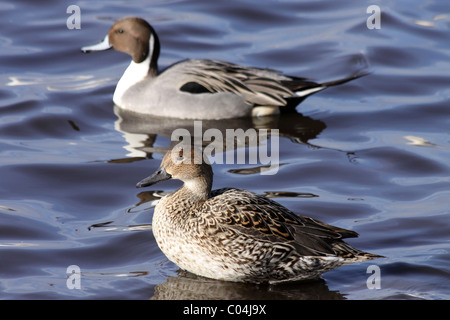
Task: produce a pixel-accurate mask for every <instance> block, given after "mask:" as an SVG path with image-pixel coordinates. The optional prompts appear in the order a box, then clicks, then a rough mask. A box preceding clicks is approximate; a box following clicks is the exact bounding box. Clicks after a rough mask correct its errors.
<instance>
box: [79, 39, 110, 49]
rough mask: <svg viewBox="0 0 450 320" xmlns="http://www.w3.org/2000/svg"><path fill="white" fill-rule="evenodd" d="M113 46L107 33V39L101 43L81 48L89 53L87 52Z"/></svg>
mask: <svg viewBox="0 0 450 320" xmlns="http://www.w3.org/2000/svg"><path fill="white" fill-rule="evenodd" d="M111 48H112V45H111V44H110V43H109V37H108V35H106V37H105V39H103V40H102V41H100V42H99V43H97V44H93V45H91V46H85V47H83V48H81V51H83V52H84V53H87V52H91V51H103V50H108V49H111Z"/></svg>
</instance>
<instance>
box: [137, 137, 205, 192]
mask: <svg viewBox="0 0 450 320" xmlns="http://www.w3.org/2000/svg"><path fill="white" fill-rule="evenodd" d="M204 158H206V157H204V155H203V153H202V151H201V150H198V149H197V148H194V147H191V146H189V145H177V146H175V147H174V148H172V149H170V150H169V151H168V152H167V153H166V154H165V156H164V158H163V159H162V162H161V166H160V167H159V168H158V170H156V172H155V173H153V174H152V175H151V176H149V177H147V178H145V179H143V180H142V181H140V182H139V183H138V184H137V185H136V187H138V188H142V187H148V186H151V185H154V184H156V183H158V182H161V181H165V180H169V179H177V180H181V181H183V182H184V187H185V188H188V189H190V190H191V191H193V192H194V193H198V194H199V195H205V194H206V196H208V195H209V192H210V191H211V186H212V177H213V172H212V168H211V165H210V164H209V162H208V159H204Z"/></svg>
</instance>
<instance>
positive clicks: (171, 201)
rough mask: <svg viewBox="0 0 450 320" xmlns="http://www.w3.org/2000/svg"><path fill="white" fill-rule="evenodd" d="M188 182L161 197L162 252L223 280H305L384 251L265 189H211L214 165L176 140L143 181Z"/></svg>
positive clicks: (157, 227)
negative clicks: (364, 246) (357, 243)
mask: <svg viewBox="0 0 450 320" xmlns="http://www.w3.org/2000/svg"><path fill="white" fill-rule="evenodd" d="M171 178H172V179H179V180H182V181H183V182H184V184H183V186H182V187H181V188H179V189H178V190H176V191H175V192H174V193H172V194H169V195H166V196H164V197H163V198H161V199H160V200H159V202H158V203H157V204H156V207H155V212H154V216H153V222H152V229H153V233H154V236H155V239H156V242H157V243H158V245H159V247H160V249H161V250H162V252H163V253H164V254H165V255H166V256H167V257H168V259H169V260H171V261H172V262H174V263H175V264H176V265H178V266H179V267H180V268H181V269H184V270H187V271H189V272H192V273H194V274H197V275H200V276H204V277H207V278H213V279H218V280H226V281H235V282H253V283H267V282H268V283H276V282H283V281H294V280H306V279H314V278H317V277H319V276H320V275H321V274H322V273H324V272H326V271H329V270H331V269H334V268H336V267H339V266H341V265H344V264H350V263H354V262H359V261H366V260H370V259H374V258H379V257H381V256H378V255H375V254H371V253H367V252H363V251H360V250H357V249H355V248H352V247H351V246H350V245H348V244H347V243H345V242H344V241H343V240H342V239H344V238H347V237H357V236H358V234H357V233H356V232H354V231H350V230H345V229H342V228H338V227H334V226H331V225H328V224H325V223H323V222H320V221H317V220H314V219H312V218H309V217H304V216H297V215H296V214H294V213H293V212H291V211H290V210H288V209H287V208H285V207H283V206H282V205H280V204H279V203H277V202H275V201H272V200H270V199H268V198H266V197H264V196H260V195H257V194H255V193H252V192H249V191H246V190H239V189H234V188H224V189H218V190H213V191H212V190H211V187H212V183H213V172H212V168H211V166H210V165H209V164H208V163H207V162H206V161H204V160H203V158H202V153H201V151H197V150H194V148H192V150H189V148H186V147H180V145H177V146H176V147H175V148H173V149H172V150H170V151H169V152H168V153H167V154H166V155H165V156H164V158H163V160H162V164H161V166H160V168H159V169H158V170H157V171H156V172H155V173H154V174H153V175H151V176H150V177H148V178H146V179H144V180H142V181H141V182H139V183H138V184H137V187H146V186H150V185H153V184H155V183H157V182H160V181H164V180H168V179H171Z"/></svg>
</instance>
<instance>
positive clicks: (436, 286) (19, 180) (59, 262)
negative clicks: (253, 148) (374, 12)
mask: <svg viewBox="0 0 450 320" xmlns="http://www.w3.org/2000/svg"><path fill="white" fill-rule="evenodd" d="M70 4H76V5H78V6H79V7H80V8H81V29H79V30H76V29H74V30H69V29H67V26H66V20H67V18H68V17H69V14H67V13H66V8H67V7H68V6H69V5H70ZM371 4H377V5H379V6H380V8H381V29H373V30H370V29H368V28H367V26H366V20H367V18H368V17H369V16H370V14H367V13H366V9H367V7H368V6H369V5H371ZM0 12H1V16H2V19H1V20H0V26H1V30H2V31H1V33H0V65H1V70H2V72H1V74H0V82H1V84H2V85H1V87H0V177H1V179H0V192H1V193H0V194H1V196H0V297H1V298H3V299H109V298H116V299H149V298H153V299H174V298H177V299H183V298H191V299H197V298H202V299H211V298H213V299H230V298H231V299H449V298H450V274H449V273H450V272H449V269H450V268H449V267H450V255H449V249H450V242H449V233H450V223H449V221H450V219H449V218H450V209H449V208H450V165H449V163H450V161H449V160H450V135H449V128H450V109H449V108H450V76H449V71H450V33H449V29H450V4H449V3H448V2H445V1H438V0H434V1H426V2H424V1H420V0H415V1H387V0H383V1H376V3H373V2H370V1H269V2H264V5H262V4H261V2H260V1H256V0H253V1H235V2H234V1H220V2H218V1H214V2H213V1H209V2H207V1H95V2H94V1H75V0H73V1H56V0H54V1H39V2H37V1H31V0H29V1H12V0H9V1H2V3H1V4H0ZM125 15H139V16H141V17H143V18H145V19H147V20H148V21H149V22H151V23H152V24H153V26H154V27H155V29H156V30H157V32H158V34H159V36H160V39H161V42H162V51H161V59H160V65H161V66H162V67H165V66H168V65H170V64H171V63H174V62H176V61H178V60H181V59H185V58H188V57H190V58H214V59H221V60H225V61H230V62H234V63H238V64H243V65H252V66H258V67H270V68H273V69H279V70H282V71H284V72H285V73H287V74H292V75H297V76H304V77H311V78H314V79H317V80H322V81H324V80H332V79H336V78H339V77H345V76H348V75H350V74H353V73H354V72H355V71H357V70H360V69H361V68H368V69H369V70H370V71H371V74H370V75H368V76H365V77H363V78H361V79H358V80H356V81H353V82H351V83H348V84H345V85H342V86H339V87H335V88H330V89H327V90H326V91H323V92H321V93H319V94H317V95H314V96H312V97H310V98H308V99H307V100H306V101H304V102H303V103H302V104H301V105H300V106H299V107H298V108H297V110H298V111H299V114H298V115H288V116H281V117H279V118H278V117H274V118H268V119H263V120H257V121H252V120H251V119H247V120H233V121H221V122H220V123H217V122H216V123H214V122H210V123H206V122H205V123H204V126H205V127H206V128H207V127H217V128H269V129H270V128H277V129H279V130H280V155H279V158H280V159H279V162H280V164H281V165H280V168H279V171H278V174H276V175H273V176H268V175H260V174H258V173H257V171H258V170H257V169H255V167H258V165H248V164H247V165H238V164H235V165H232V164H228V165H219V164H216V165H214V171H215V184H214V186H215V187H217V188H218V187H223V186H235V187H239V188H246V189H249V190H252V191H254V192H257V193H260V194H267V195H268V196H271V197H276V200H277V201H279V202H280V203H282V204H283V205H285V206H287V207H288V208H290V209H291V210H293V211H294V212H296V213H299V214H303V215H309V216H312V217H315V218H317V219H319V220H322V221H324V222H327V223H330V224H334V225H337V226H340V227H343V228H348V229H352V230H355V231H357V232H358V233H359V234H360V237H359V238H357V239H350V240H349V243H351V244H352V245H354V246H355V247H357V248H359V249H363V250H366V251H369V252H373V253H377V254H381V255H384V256H386V258H384V259H378V260H374V261H370V262H366V263H359V264H353V265H349V266H344V267H341V268H338V269H336V270H333V271H330V272H328V273H326V274H324V275H323V277H322V280H320V281H314V282H309V283H293V284H286V285H280V286H253V285H247V284H246V285H244V284H234V283H223V282H220V281H213V280H207V279H200V278H197V277H195V276H193V275H191V274H186V273H184V272H179V271H178V268H177V267H176V266H175V265H173V264H172V263H171V262H169V261H168V260H167V259H166V258H165V256H164V255H163V254H162V253H161V252H160V250H159V249H158V247H157V245H156V243H155V240H154V238H153V235H152V232H151V219H152V214H153V206H152V201H153V200H155V199H157V198H158V193H157V192H156V193H155V191H170V190H173V189H174V188H176V187H177V186H179V185H180V184H179V182H177V181H169V182H167V183H164V184H160V185H157V186H156V188H148V189H145V190H141V189H139V190H138V189H135V187H134V186H135V184H136V182H137V181H139V180H140V179H142V178H143V177H145V176H147V175H148V174H149V173H151V172H153V170H155V169H156V168H157V167H158V166H159V162H160V159H161V155H162V153H163V152H164V150H165V148H166V147H167V146H168V145H169V143H170V135H171V132H172V131H173V130H174V128H178V127H188V128H189V127H190V126H191V125H192V123H190V122H184V121H176V120H167V121H161V120H156V119H139V118H138V119H136V118H133V117H130V116H129V115H124V114H120V113H119V112H118V110H115V109H114V108H113V104H112V93H113V91H114V87H115V84H116V83H117V81H118V79H119V77H120V75H121V74H122V72H123V70H124V69H125V67H126V66H127V65H128V63H129V60H128V59H129V58H128V56H126V55H124V54H121V53H118V52H113V51H108V52H103V53H97V54H89V55H84V54H82V53H81V52H80V48H81V47H82V46H84V45H88V44H92V43H95V42H96V41H98V40H100V39H102V38H103V36H104V34H105V33H106V32H107V30H108V29H109V27H110V26H111V24H112V23H113V21H115V20H117V19H119V18H120V17H122V16H125ZM300 113H301V114H300ZM71 265H77V266H79V267H80V269H81V289H72V290H70V289H68V287H67V285H66V280H67V277H68V274H67V268H68V267H69V266H71ZM370 265H376V266H378V267H379V268H380V269H379V270H380V279H381V283H380V286H381V288H380V289H368V286H367V284H366V281H367V279H368V277H369V276H370V275H371V274H370V273H367V269H368V267H369V266H370Z"/></svg>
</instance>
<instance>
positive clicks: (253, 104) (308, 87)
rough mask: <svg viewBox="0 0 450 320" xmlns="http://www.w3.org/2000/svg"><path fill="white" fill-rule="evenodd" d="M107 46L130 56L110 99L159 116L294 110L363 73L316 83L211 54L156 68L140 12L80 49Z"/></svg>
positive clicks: (154, 41)
mask: <svg viewBox="0 0 450 320" xmlns="http://www.w3.org/2000/svg"><path fill="white" fill-rule="evenodd" d="M111 48H113V49H114V50H116V51H120V52H124V53H127V54H129V55H130V56H131V58H132V60H131V63H130V65H129V66H128V68H127V69H126V70H125V72H124V74H123V75H122V77H121V78H120V80H119V81H118V83H117V86H116V89H115V91H114V95H113V102H114V104H115V105H116V106H118V107H120V108H123V109H126V110H130V111H132V112H135V113H139V114H146V115H151V116H159V117H169V118H181V119H198V120H202V119H205V120H221V119H232V118H242V117H262V116H266V115H276V114H279V113H280V112H282V111H283V112H289V111H295V107H296V106H297V105H298V104H299V103H300V102H301V101H303V100H304V99H305V98H306V97H308V96H309V95H311V94H313V93H316V92H319V91H322V90H324V89H325V88H328V87H330V86H335V85H339V84H343V83H346V82H348V81H350V80H353V79H356V78H359V77H361V76H362V75H365V74H366V73H364V72H360V73H357V74H354V75H352V76H350V77H347V78H343V79H339V80H335V81H329V82H323V83H317V82H314V81H312V80H309V79H306V78H301V77H295V76H288V75H284V74H283V73H282V72H280V71H277V70H272V69H267V68H256V67H246V66H240V65H237V64H234V63H230V62H225V61H218V60H212V59H186V60H182V61H179V62H176V63H174V64H172V65H170V66H169V67H167V68H165V69H163V70H159V69H158V58H159V54H160V41H159V38H158V35H157V34H156V32H155V30H154V28H153V27H152V26H151V25H150V24H149V23H148V22H147V21H146V20H144V19H142V18H139V17H124V18H121V19H119V20H118V21H116V22H115V23H114V24H113V26H112V27H111V28H110V30H109V32H108V34H107V35H106V36H105V37H104V39H103V40H102V41H100V42H99V43H97V44H94V45H90V46H85V47H82V48H81V50H82V52H84V53H87V52H92V51H102V50H107V49H111Z"/></svg>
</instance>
